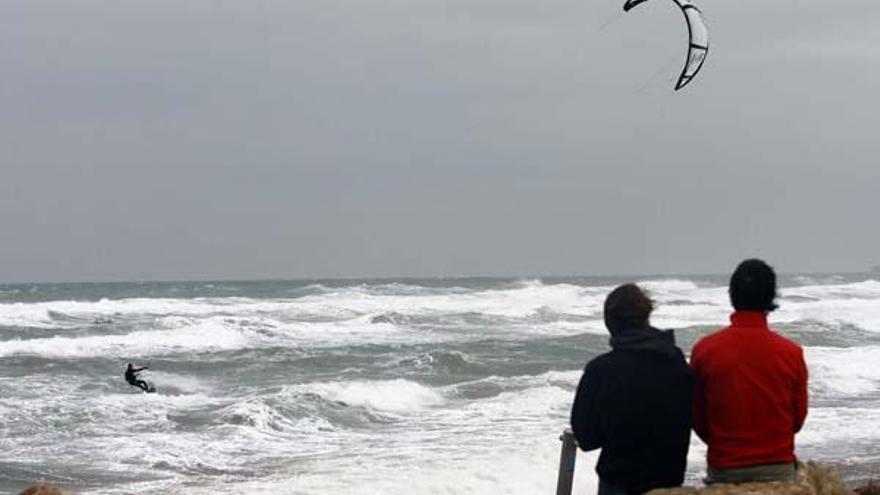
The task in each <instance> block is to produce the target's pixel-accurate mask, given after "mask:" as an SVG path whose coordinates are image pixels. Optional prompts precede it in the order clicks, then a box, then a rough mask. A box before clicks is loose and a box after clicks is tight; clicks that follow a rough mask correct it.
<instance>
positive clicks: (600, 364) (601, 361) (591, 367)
mask: <svg viewBox="0 0 880 495" xmlns="http://www.w3.org/2000/svg"><path fill="white" fill-rule="evenodd" d="M613 361H614V352H613V351H609V352H606V353H604V354H599V355H598V356H596V357H594V358H593V359H591V360H590V361H589V362H587V366H586V367H585V368H584V373H601V372H602V370H604V369H605V368H607V367H608V366H610V365H611V363H612V362H613Z"/></svg>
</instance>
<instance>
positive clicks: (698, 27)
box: [623, 0, 709, 91]
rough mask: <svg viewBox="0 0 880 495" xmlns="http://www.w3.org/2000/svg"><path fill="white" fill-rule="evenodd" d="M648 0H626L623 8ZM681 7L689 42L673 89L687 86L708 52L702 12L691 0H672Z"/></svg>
mask: <svg viewBox="0 0 880 495" xmlns="http://www.w3.org/2000/svg"><path fill="white" fill-rule="evenodd" d="M647 1H648V0H627V2H626V3H625V4H624V5H623V10H625V11H627V12H629V11H630V9H632V8H633V7H635V6H637V5H639V4H641V3H644V2H647ZM672 1H673V2H675V4H676V5H678V7H679V8H680V9H681V12H682V13H683V14H684V18H685V21H687V26H688V35H689V44H688V53H687V60H686V61H685V63H684V69H683V70H682V71H681V75H680V76H678V82H677V83H675V90H676V91H678V90H679V89H681V88H683V87H685V86H687V84H688V83H689V82H691V80H693V78H694V77H695V76H696V75H697V73H698V72H700V69H701V68H702V67H703V63H704V62H705V61H706V54H708V53H709V30H708V29H707V28H706V23H705V21H703V13H702V12H701V11H700V9H699V8H697V6H696V5H694V4H693V2H691V0H672Z"/></svg>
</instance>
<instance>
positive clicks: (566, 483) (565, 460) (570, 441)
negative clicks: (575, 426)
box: [556, 429, 577, 495]
mask: <svg viewBox="0 0 880 495" xmlns="http://www.w3.org/2000/svg"><path fill="white" fill-rule="evenodd" d="M559 439H560V440H562V454H561V455H560V456H559V478H557V480H556V495H571V485H572V483H573V482H574V462H575V459H576V458H577V442H575V440H574V434H573V433H572V432H571V430H569V429H566V430H565V431H563V432H562V436H561V437H559Z"/></svg>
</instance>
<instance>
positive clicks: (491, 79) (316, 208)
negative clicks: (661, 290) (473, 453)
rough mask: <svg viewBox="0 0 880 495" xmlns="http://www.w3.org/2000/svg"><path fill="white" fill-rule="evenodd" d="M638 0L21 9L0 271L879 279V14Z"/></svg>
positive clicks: (48, 2)
mask: <svg viewBox="0 0 880 495" xmlns="http://www.w3.org/2000/svg"><path fill="white" fill-rule="evenodd" d="M622 3H623V1H622V0H619V1H618V0H588V1H587V0H528V1H526V0H213V1H209V0H77V1H70V0H3V1H2V2H0V153H2V154H0V171H2V177H0V233H2V237H0V282H16V281H73V280H76V281H81V280H96V281H102V280H130V279H191V278H199V279H202V278H209V279H218V278H264V277H271V278H297V277H324V276H333V277H337V276H422V275H432V276H433V275H512V276H518V275H539V274H547V275H552V274H587V275H588V274H639V273H726V272H728V271H730V270H731V269H732V268H733V266H734V265H735V263H736V262H737V261H739V260H740V259H741V258H743V257H746V256H761V257H764V258H766V259H767V260H768V261H770V262H771V264H774V265H775V266H776V267H777V268H778V269H779V270H781V271H789V272H794V271H811V272H812V271H862V270H865V269H867V268H869V267H870V266H871V265H875V264H880V227H878V225H880V215H878V213H880V165H878V164H880V137H878V133H880V99H878V96H877V91H878V89H880V2H877V1H876V0H849V1H847V2H846V8H843V7H844V6H843V4H841V3H840V2H835V1H828V0H822V1H820V0H770V1H767V0H703V1H702V2H699V5H700V6H701V7H702V8H703V10H704V12H705V14H706V18H707V21H708V23H709V29H710V36H711V43H712V47H711V51H710V53H709V59H708V62H707V63H706V65H705V67H704V68H703V71H702V73H701V74H700V75H699V76H698V77H697V79H695V80H694V81H693V82H692V83H691V85H690V86H688V87H687V88H685V89H684V90H682V91H681V92H678V93H676V92H674V91H673V90H672V87H673V85H674V82H675V79H676V77H677V76H678V73H679V72H680V70H681V66H682V65H683V61H684V56H685V50H686V27H685V24H684V19H683V17H682V15H681V13H680V12H679V11H678V10H677V8H676V7H675V5H674V4H673V3H672V2H670V1H668V0H651V1H650V2H647V3H646V4H644V5H641V6H640V7H639V8H637V9H635V10H633V11H631V12H629V13H627V14H623V13H622V10H621V6H622ZM603 26H604V28H603Z"/></svg>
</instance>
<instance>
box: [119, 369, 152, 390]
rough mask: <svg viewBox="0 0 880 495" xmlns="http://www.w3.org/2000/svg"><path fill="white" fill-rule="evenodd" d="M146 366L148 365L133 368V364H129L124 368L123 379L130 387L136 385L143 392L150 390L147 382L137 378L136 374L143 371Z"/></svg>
mask: <svg viewBox="0 0 880 495" xmlns="http://www.w3.org/2000/svg"><path fill="white" fill-rule="evenodd" d="M147 368H148V366H144V367H143V368H135V367H134V366H132V365H131V364H129V365H128V368H125V381H126V382H128V384H129V385H131V386H132V387H138V388H140V389H141V390H143V391H144V392H150V385H149V384H148V383H147V382H145V381H143V380H140V379H138V376H137V374H138V373H140V372H141V371H144V370H145V369H147Z"/></svg>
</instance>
